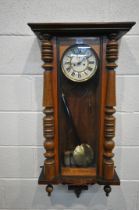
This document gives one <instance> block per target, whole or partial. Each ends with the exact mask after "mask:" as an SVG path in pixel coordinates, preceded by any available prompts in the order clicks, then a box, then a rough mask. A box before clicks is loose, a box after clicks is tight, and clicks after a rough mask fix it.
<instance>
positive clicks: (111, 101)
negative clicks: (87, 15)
mask: <svg viewBox="0 0 139 210" xmlns="http://www.w3.org/2000/svg"><path fill="white" fill-rule="evenodd" d="M115 38H116V34H111V35H110V37H109V41H108V43H107V49H106V60H107V63H106V71H107V73H106V74H107V87H106V88H107V90H106V93H107V94H106V101H105V118H104V162H103V176H104V179H113V176H114V161H113V156H114V154H113V152H112V150H113V148H114V146H115V143H114V141H113V138H114V136H115V117H114V113H115V106H116V96H115V68H116V67H117V65H116V63H115V61H116V60H117V58H118V43H117V41H116V39H115Z"/></svg>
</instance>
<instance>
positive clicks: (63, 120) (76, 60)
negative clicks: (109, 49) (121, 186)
mask: <svg viewBox="0 0 139 210" xmlns="http://www.w3.org/2000/svg"><path fill="white" fill-rule="evenodd" d="M57 42H58V46H59V47H58V59H59V67H58V71H59V101H60V104H59V125H60V129H59V130H60V134H59V139H60V160H62V161H61V162H62V167H63V166H64V167H79V168H88V167H94V166H95V165H96V160H97V156H96V152H95V151H96V148H97V103H96V100H97V99H96V98H97V93H96V92H97V86H98V78H99V77H98V74H99V73H98V72H99V65H100V64H99V56H100V49H99V46H100V44H99V42H100V39H99V38H97V37H94V38H81V37H80V38H59V39H58V40H57Z"/></svg>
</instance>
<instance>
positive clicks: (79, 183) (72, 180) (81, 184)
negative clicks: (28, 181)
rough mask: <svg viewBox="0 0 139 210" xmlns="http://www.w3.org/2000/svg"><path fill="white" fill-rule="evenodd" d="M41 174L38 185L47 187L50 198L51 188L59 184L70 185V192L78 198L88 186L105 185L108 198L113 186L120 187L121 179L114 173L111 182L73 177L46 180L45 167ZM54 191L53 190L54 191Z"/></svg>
mask: <svg viewBox="0 0 139 210" xmlns="http://www.w3.org/2000/svg"><path fill="white" fill-rule="evenodd" d="M41 168H42V170H41V173H40V176H39V179H38V184H39V185H47V187H48V188H47V187H46V191H47V193H48V195H49V196H50V195H51V193H50V192H49V187H50V186H51V187H52V189H53V185H57V184H63V185H65V184H67V185H68V190H73V191H74V192H75V194H76V196H77V197H79V196H80V194H81V191H82V190H88V185H94V184H99V185H104V191H105V193H106V196H108V195H109V193H110V192H111V185H120V179H119V177H118V175H117V173H116V171H114V177H113V179H111V180H105V179H103V178H102V177H97V178H96V177H90V176H89V177H82V176H80V177H79V176H78V177H75V176H74V177H72V176H65V177H63V176H62V177H61V176H59V177H55V179H53V180H51V182H50V181H49V180H46V178H45V176H44V167H41ZM52 191H53V190H52ZM52 191H51V192H52Z"/></svg>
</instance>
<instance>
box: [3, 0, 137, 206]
mask: <svg viewBox="0 0 139 210" xmlns="http://www.w3.org/2000/svg"><path fill="white" fill-rule="evenodd" d="M65 21H66V22H78V21H79V22H87V21H92V22H95V21H98V22H102V21H136V22H137V24H136V25H135V26H134V28H133V29H132V30H131V31H130V32H129V33H128V34H127V35H126V36H124V37H123V38H122V40H121V42H120V53H119V57H120V58H119V61H118V68H117V70H116V71H117V114H116V116H117V124H116V138H115V141H116V147H115V153H116V157H115V159H116V165H117V171H118V174H119V176H120V178H121V186H120V187H119V186H116V187H113V190H112V193H111V194H110V197H109V198H106V197H105V194H104V192H103V190H102V188H101V187H100V186H98V185H94V186H91V187H89V190H88V191H87V192H83V193H82V194H81V197H80V198H79V199H77V198H76V197H75V195H74V193H73V192H69V191H67V187H66V186H61V185H59V186H56V187H55V190H54V192H53V194H52V197H50V198H49V197H47V194H46V192H45V187H44V186H38V185H37V179H38V176H39V173H40V168H39V167H40V165H42V164H43V159H44V158H43V155H42V154H43V152H44V150H43V147H42V145H43V136H42V112H41V110H42V106H41V101H42V73H43V70H42V69H41V64H42V61H41V58H40V57H41V56H40V48H39V43H38V41H37V39H36V37H35V36H34V34H33V33H32V31H31V30H30V28H29V27H28V26H27V23H28V22H65ZM0 209H18V210H21V209H47V210H48V209H56V210H58V209H68V210H69V209H72V210H73V209H76V210H77V209H79V210H81V209H89V210H138V209H139V1H138V0H134V1H133V0H121V1H119V0H117V1H112V0H105V1H103V0H70V1H68V0H67V1H66V0H59V1H57V0H0Z"/></svg>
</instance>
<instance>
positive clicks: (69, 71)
mask: <svg viewBox="0 0 139 210" xmlns="http://www.w3.org/2000/svg"><path fill="white" fill-rule="evenodd" d="M61 67H62V71H63V73H64V75H65V76H66V77H67V78H68V79H70V80H72V81H75V82H83V81H87V80H89V79H90V78H91V77H92V76H93V75H94V74H95V72H96V70H97V67H98V61H97V57H96V54H95V52H94V50H93V49H92V48H91V47H89V45H85V44H76V45H73V46H71V47H70V48H68V49H67V50H66V51H65V53H64V55H63V58H62V62H61Z"/></svg>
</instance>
